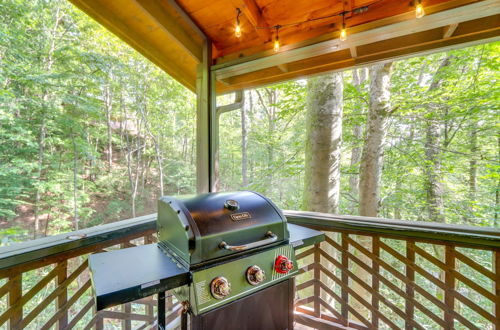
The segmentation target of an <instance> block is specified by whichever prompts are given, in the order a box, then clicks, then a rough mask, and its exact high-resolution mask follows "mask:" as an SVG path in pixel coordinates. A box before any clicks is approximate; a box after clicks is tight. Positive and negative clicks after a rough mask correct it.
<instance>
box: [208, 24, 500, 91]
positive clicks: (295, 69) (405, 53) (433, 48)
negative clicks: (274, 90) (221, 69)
mask: <svg viewBox="0 0 500 330" xmlns="http://www.w3.org/2000/svg"><path fill="white" fill-rule="evenodd" d="M499 19H500V15H496V16H494V17H488V18H482V19H478V20H474V21H470V22H467V24H466V25H467V29H463V30H462V32H461V34H460V35H454V36H452V37H449V38H447V39H442V34H441V30H440V29H434V30H433V31H432V32H431V33H429V34H425V33H416V34H414V35H410V36H408V37H407V38H409V39H414V40H413V41H414V43H411V42H408V43H407V45H399V44H398V43H397V42H394V43H393V44H392V45H393V47H394V48H392V49H383V48H380V49H379V52H378V53H370V54H366V55H363V56H360V55H358V58H356V59H353V58H350V59H342V58H341V57H339V60H337V61H335V60H333V61H332V59H331V58H328V57H327V56H326V55H323V56H320V57H318V58H317V59H316V60H315V61H316V63H311V62H309V63H305V62H306V61H310V60H311V59H306V60H303V61H297V62H295V63H293V64H292V63H289V64H288V68H289V72H288V73H279V72H277V71H276V70H275V68H277V67H273V68H268V69H264V70H261V73H260V74H259V72H251V73H248V74H246V75H242V76H238V77H233V78H227V80H226V81H227V82H228V83H229V85H227V86H224V87H222V88H220V89H219V90H218V91H219V92H220V93H227V92H231V91H235V90H240V89H244V88H254V87H258V86H264V85H267V84H272V83H276V82H280V81H284V80H290V79H299V78H301V77H306V76H310V75H315V74H320V73H324V72H330V71H339V70H345V69H347V68H353V67H357V66H362V65H368V64H370V63H374V62H377V61H381V60H397V59H402V58H407V57H413V56H423V55H425V54H430V53H435V52H438V51H449V50H453V49H457V48H462V47H469V46H473V45H477V44H481V43H486V42H494V41H498V40H500V25H498V24H496V23H498V20H499ZM485 24H486V25H485ZM461 25H462V24H460V26H461ZM480 25H485V27H486V29H485V30H482V29H480V28H479V29H478V28H477V27H478V26H480ZM416 42H421V43H420V44H418V43H416Z"/></svg>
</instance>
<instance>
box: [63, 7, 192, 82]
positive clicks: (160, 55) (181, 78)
mask: <svg viewBox="0 0 500 330" xmlns="http://www.w3.org/2000/svg"><path fill="white" fill-rule="evenodd" d="M70 1H71V2H72V3H73V4H74V5H75V6H77V7H78V8H80V9H81V10H82V11H83V12H85V13H86V14H88V15H89V16H90V17H92V18H93V19H95V20H96V21H97V22H99V23H100V24H102V25H103V26H104V27H105V28H107V29H108V30H109V31H111V32H112V33H114V34H115V35H116V36H118V37H119V38H120V39H122V40H123V41H125V42H126V43H127V44H129V45H130V46H132V47H133V48H134V49H135V50H137V51H138V52H139V53H141V54H142V55H144V56H145V57H147V58H148V59H149V60H150V61H152V62H153V63H155V64H156V65H158V66H159V67H160V68H161V69H162V70H164V71H165V72H167V73H168V74H169V75H171V76H172V77H173V78H174V79H176V80H177V81H178V82H180V83H181V84H183V85H184V86H186V87H188V88H189V89H190V90H192V91H194V90H195V86H196V71H195V66H196V60H194V59H193V58H192V57H188V58H181V56H180V55H179V54H180V53H183V50H184V49H183V48H182V47H180V45H178V43H175V42H173V40H172V39H171V37H170V35H169V34H162V35H161V39H159V38H158V35H157V34H154V32H155V31H151V30H147V29H146V27H145V26H144V24H141V23H142V22H143V20H144V18H145V16H144V13H138V14H139V15H136V16H135V17H134V19H133V20H127V18H130V17H129V16H126V15H125V12H127V13H128V12H130V11H133V10H135V8H134V6H135V7H136V6H137V4H134V3H129V2H127V3H125V4H126V6H125V5H123V3H124V2H123V1H122V2H120V3H118V1H116V2H114V1H109V2H108V1H106V0H70ZM120 6H121V7H120ZM118 8H121V9H120V10H118ZM140 15H142V16H140ZM138 16H140V17H138ZM160 46H161V47H160Z"/></svg>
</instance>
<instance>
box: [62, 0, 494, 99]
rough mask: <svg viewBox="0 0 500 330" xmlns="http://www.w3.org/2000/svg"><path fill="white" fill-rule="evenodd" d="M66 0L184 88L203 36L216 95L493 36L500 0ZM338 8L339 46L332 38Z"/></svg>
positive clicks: (191, 85)
mask: <svg viewBox="0 0 500 330" xmlns="http://www.w3.org/2000/svg"><path fill="white" fill-rule="evenodd" d="M70 1H72V2H73V3H74V4H75V5H77V6H78V7H80V8H81V9H82V10H83V11H85V12H86V13H88V14H89V15H90V16H92V17H93V18H94V19H96V20H97V21H98V22H100V23H101V24H103V25H104V26H105V27H106V28H108V29H109V30H110V31H112V32H113V33H115V34H116V35H118V36H119V37H120V38H122V39H123V40H124V41H125V42H127V43H129V44H130V45H131V46H132V47H134V48H135V49H137V50H138V51H139V52H141V53H142V54H143V55H144V56H146V57H147V58H149V59H150V60H151V61H153V62H154V63H156V64H157V65H158V66H159V67H160V68H162V69H163V70H164V71H165V72H167V73H168V74H170V75H171V76H172V77H173V78H175V79H177V80H178V81H179V82H181V83H182V84H184V85H185V86H186V87H188V88H189V89H191V90H195V85H196V73H197V65H198V64H199V63H200V62H201V61H202V56H203V44H204V40H207V39H208V40H210V41H211V42H212V59H213V63H212V64H214V66H213V68H212V72H214V74H215V75H216V78H217V92H218V93H224V92H230V91H234V90H239V89H244V88H249V87H257V86H262V85H265V84H270V83H274V82H278V81H283V80H287V79H294V78H299V77H304V76H308V75H312V74H318V73H322V72H326V71H333V70H341V69H345V68H349V67H353V66H357V65H366V64H368V63H371V62H375V61H380V60H385V59H392V58H400V57H404V56H410V55H415V54H421V53H425V52H432V51H438V50H445V49H451V48H457V47H463V46H466V45H472V44H476V43H480V42H489V41H495V40H499V36H500V0H422V4H423V5H424V8H425V11H426V16H424V17H423V18H420V19H416V18H415V14H414V11H415V7H414V5H413V3H412V0H343V1H342V0H316V1H312V0H211V1H206V0H177V1H175V0H113V1H109V0H70ZM236 8H240V9H241V11H242V14H241V16H240V22H241V28H242V35H241V37H240V38H237V37H236V36H235V33H234V28H235V23H236ZM342 12H347V13H346V15H345V23H346V26H347V33H348V38H347V40H346V41H344V42H340V41H339V39H338V37H339V31H340V28H341V24H342V23H341V22H342V17H341V16H339V15H338V14H339V13H342ZM329 15H334V16H332V17H330V18H326V19H320V20H315V19H317V18H319V17H324V16H329ZM296 22H304V23H299V24H293V23H296ZM287 24H293V25H289V26H286V25H287ZM276 25H282V26H283V27H282V28H280V30H279V36H280V42H281V48H280V51H279V52H278V53H274V51H273V50H272V46H273V38H274V35H275V30H274V29H273V28H272V27H273V26H276ZM266 27H268V28H266Z"/></svg>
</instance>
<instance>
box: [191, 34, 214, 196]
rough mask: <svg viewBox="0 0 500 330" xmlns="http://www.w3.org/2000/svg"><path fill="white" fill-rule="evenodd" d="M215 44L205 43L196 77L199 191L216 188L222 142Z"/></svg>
mask: <svg viewBox="0 0 500 330" xmlns="http://www.w3.org/2000/svg"><path fill="white" fill-rule="evenodd" d="M211 66H212V43H211V42H210V41H209V40H207V41H205V43H204V45H203V62H202V63H200V64H199V65H198V71H197V79H196V96H197V114H196V189H197V192H198V193H204V192H209V191H215V190H216V187H217V182H216V181H215V180H216V177H217V175H216V173H215V171H216V168H217V166H216V160H217V149H218V145H217V143H216V139H214V136H216V135H215V134H217V131H218V130H217V127H216V123H215V120H214V119H215V108H216V106H215V103H216V102H215V98H216V95H215V79H214V77H215V75H212V73H211Z"/></svg>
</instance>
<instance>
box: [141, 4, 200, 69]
mask: <svg viewBox="0 0 500 330" xmlns="http://www.w3.org/2000/svg"><path fill="white" fill-rule="evenodd" d="M135 2H136V3H137V4H138V6H139V7H140V8H142V9H143V11H144V13H145V14H146V15H148V16H149V17H150V18H151V19H152V20H154V21H156V23H157V24H158V25H159V26H161V28H162V29H163V30H164V31H165V32H166V33H168V34H169V35H170V37H172V38H173V39H175V40H177V41H178V42H179V44H180V45H182V47H184V49H185V50H186V51H187V52H188V53H189V54H190V55H191V56H193V57H194V58H195V59H196V60H197V61H198V62H201V60H202V54H203V48H202V44H201V43H197V42H196V41H195V40H194V38H193V37H192V36H191V35H189V33H188V32H186V31H185V30H184V29H183V28H182V27H181V25H180V24H179V23H178V21H177V19H176V18H175V17H173V16H171V15H169V14H168V12H167V11H166V10H164V8H163V7H162V6H161V5H160V3H159V2H158V1H156V0H135Z"/></svg>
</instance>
